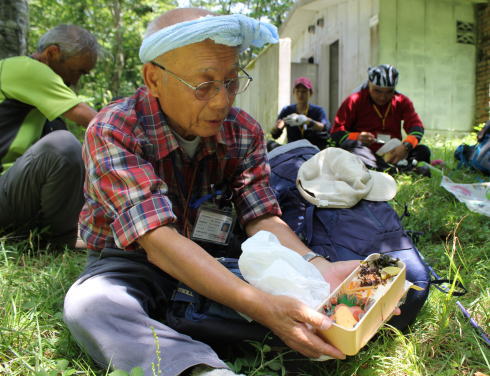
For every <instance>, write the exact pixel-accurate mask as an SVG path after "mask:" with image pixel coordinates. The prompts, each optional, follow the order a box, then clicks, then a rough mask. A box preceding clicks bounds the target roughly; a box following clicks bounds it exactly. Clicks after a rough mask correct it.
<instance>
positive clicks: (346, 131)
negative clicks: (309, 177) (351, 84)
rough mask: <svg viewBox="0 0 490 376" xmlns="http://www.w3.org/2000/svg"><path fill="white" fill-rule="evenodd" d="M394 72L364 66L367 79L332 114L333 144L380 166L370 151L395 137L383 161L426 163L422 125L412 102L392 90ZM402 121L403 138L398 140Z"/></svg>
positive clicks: (388, 68)
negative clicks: (392, 146) (366, 71)
mask: <svg viewBox="0 0 490 376" xmlns="http://www.w3.org/2000/svg"><path fill="white" fill-rule="evenodd" d="M397 82H398V71H397V70H396V68H395V67H393V66H391V65H388V64H383V65H379V66H376V67H370V68H369V69H368V81H367V82H366V83H365V84H363V85H362V86H361V88H360V90H359V91H357V92H355V93H353V94H351V95H350V96H349V97H347V98H346V99H345V100H344V102H343V103H342V105H341V106H340V108H339V110H338V111H337V114H336V116H335V123H334V126H333V129H332V138H333V140H334V141H335V143H336V144H337V145H339V146H340V147H342V148H344V149H347V150H349V151H351V152H353V153H354V154H357V155H359V156H360V157H362V159H363V161H364V162H365V163H366V164H367V165H368V166H369V167H373V168H380V169H384V168H385V167H387V166H386V164H385V163H384V161H383V159H382V158H380V157H377V156H376V155H375V154H374V153H375V152H376V151H377V150H378V149H380V148H381V147H382V146H383V144H384V143H386V142H388V141H389V140H390V139H393V138H396V139H398V140H400V141H402V142H401V143H399V145H398V146H397V147H395V148H394V149H392V150H391V151H390V153H389V156H388V157H387V158H385V161H386V162H388V163H392V164H397V163H398V162H400V161H402V160H407V159H408V160H409V161H411V160H417V161H425V162H430V150H429V148H428V147H427V146H425V145H421V144H420V140H421V139H422V137H423V135H424V126H423V124H422V121H421V120H420V117H419V115H418V114H417V113H416V112H415V109H414V107H413V104H412V101H411V100H410V99H409V98H408V97H406V96H405V95H403V94H401V93H399V92H397V91H396V90H395V87H396V84H397ZM402 122H403V129H404V130H405V133H406V137H405V138H404V139H403V140H402Z"/></svg>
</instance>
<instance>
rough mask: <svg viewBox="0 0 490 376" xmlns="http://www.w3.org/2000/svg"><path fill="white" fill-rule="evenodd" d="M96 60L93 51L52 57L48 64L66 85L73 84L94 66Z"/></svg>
mask: <svg viewBox="0 0 490 376" xmlns="http://www.w3.org/2000/svg"><path fill="white" fill-rule="evenodd" d="M96 62H97V57H96V56H95V55H94V54H93V53H82V54H80V55H76V56H72V57H69V58H60V59H52V60H51V61H49V62H48V65H49V66H50V67H51V69H52V70H54V71H55V72H56V73H57V74H58V75H59V76H61V78H62V79H63V82H64V83H65V84H66V85H67V86H75V85H76V84H77V83H78V80H79V79H80V77H81V76H82V75H84V74H88V73H89V72H90V71H91V70H92V69H93V68H94V66H95V63H96Z"/></svg>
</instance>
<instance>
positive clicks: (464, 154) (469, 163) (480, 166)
mask: <svg viewBox="0 0 490 376" xmlns="http://www.w3.org/2000/svg"><path fill="white" fill-rule="evenodd" d="M477 140H478V142H477V143H476V144H475V145H467V144H461V145H459V146H458V147H457V148H456V150H455V152H454V158H455V159H456V160H458V161H459V162H458V168H460V167H468V168H472V169H474V170H478V171H480V172H483V173H484V174H487V175H490V120H489V121H487V123H486V124H485V126H484V127H483V129H481V130H480V132H478V136H477Z"/></svg>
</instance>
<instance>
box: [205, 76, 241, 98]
mask: <svg viewBox="0 0 490 376" xmlns="http://www.w3.org/2000/svg"><path fill="white" fill-rule="evenodd" d="M249 82H250V80H249V78H248V77H238V78H233V79H230V80H226V81H225V82H224V83H223V85H224V86H225V88H226V90H227V91H228V94H229V95H236V94H238V93H241V92H243V91H245V90H246V89H247V87H248V84H249ZM220 90H221V84H220V83H218V82H214V81H210V82H203V83H202V84H200V85H198V86H197V88H196V96H197V97H198V98H199V99H210V98H212V97H214V96H215V95H217V94H218V92H219V91H220Z"/></svg>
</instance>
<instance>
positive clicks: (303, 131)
mask: <svg viewBox="0 0 490 376" xmlns="http://www.w3.org/2000/svg"><path fill="white" fill-rule="evenodd" d="M296 110H298V105H296ZM308 111H310V103H309V102H308V103H306V109H305V110H304V111H301V114H302V115H306V116H308ZM299 131H300V132H301V137H303V133H305V130H304V128H303V127H302V126H301V127H299Z"/></svg>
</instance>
